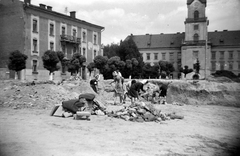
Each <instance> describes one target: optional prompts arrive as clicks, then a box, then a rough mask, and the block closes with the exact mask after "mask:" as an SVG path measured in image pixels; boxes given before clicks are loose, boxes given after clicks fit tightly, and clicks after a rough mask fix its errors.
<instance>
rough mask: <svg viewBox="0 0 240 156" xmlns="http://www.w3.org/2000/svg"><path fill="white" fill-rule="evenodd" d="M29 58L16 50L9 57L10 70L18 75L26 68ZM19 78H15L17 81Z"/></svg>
mask: <svg viewBox="0 0 240 156" xmlns="http://www.w3.org/2000/svg"><path fill="white" fill-rule="evenodd" d="M27 58H28V56H27V55H25V54H23V53H21V52H20V51H18V50H16V51H13V52H11V53H10V55H9V62H8V69H9V70H14V71H15V72H16V74H15V75H17V73H18V72H19V71H21V70H23V69H25V68H26V60H27ZM17 78H18V77H17V76H15V79H17Z"/></svg>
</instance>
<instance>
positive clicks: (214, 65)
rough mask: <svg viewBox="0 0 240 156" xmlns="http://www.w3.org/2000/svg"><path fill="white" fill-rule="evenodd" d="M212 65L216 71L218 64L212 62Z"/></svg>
mask: <svg viewBox="0 0 240 156" xmlns="http://www.w3.org/2000/svg"><path fill="white" fill-rule="evenodd" d="M211 63H212V70H216V62H215V61H214V62H211Z"/></svg>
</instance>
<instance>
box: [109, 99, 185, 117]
mask: <svg viewBox="0 0 240 156" xmlns="http://www.w3.org/2000/svg"><path fill="white" fill-rule="evenodd" d="M107 115H108V116H109V117H114V118H120V119H123V120H126V121H133V122H151V121H154V122H161V121H165V120H170V119H183V118H184V117H183V116H180V115H177V114H176V113H175V112H172V113H169V114H166V113H163V112H161V110H157V109H156V108H154V107H153V105H151V104H147V105H146V104H145V103H143V102H142V103H141V104H137V105H130V106H124V108H122V109H120V110H117V111H111V112H109V113H107Z"/></svg>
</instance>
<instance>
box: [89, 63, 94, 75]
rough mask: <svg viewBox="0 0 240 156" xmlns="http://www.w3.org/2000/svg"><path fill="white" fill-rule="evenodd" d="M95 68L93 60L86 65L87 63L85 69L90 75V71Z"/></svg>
mask: <svg viewBox="0 0 240 156" xmlns="http://www.w3.org/2000/svg"><path fill="white" fill-rule="evenodd" d="M94 68H95V63H94V62H90V63H89V64H88V65H87V69H88V71H89V73H90V75H91V73H92V71H93V70H94Z"/></svg>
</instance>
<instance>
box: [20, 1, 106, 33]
mask: <svg viewBox="0 0 240 156" xmlns="http://www.w3.org/2000/svg"><path fill="white" fill-rule="evenodd" d="M23 5H24V9H25V10H26V9H33V10H36V11H40V12H44V13H47V14H51V15H54V16H59V17H61V18H65V19H67V20H71V21H75V22H78V23H81V24H85V25H88V26H90V27H95V28H99V29H101V30H103V29H104V27H102V26H99V25H95V24H92V23H89V22H86V21H84V20H80V19H77V18H73V17H71V16H67V15H64V14H61V13H58V12H55V11H52V10H48V9H44V8H40V7H38V6H35V5H31V4H29V5H25V4H23Z"/></svg>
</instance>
